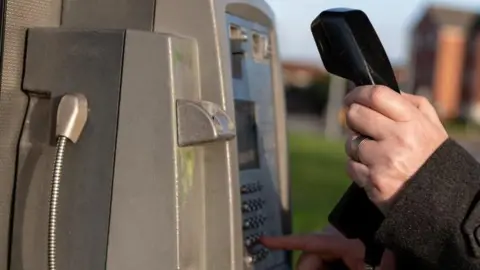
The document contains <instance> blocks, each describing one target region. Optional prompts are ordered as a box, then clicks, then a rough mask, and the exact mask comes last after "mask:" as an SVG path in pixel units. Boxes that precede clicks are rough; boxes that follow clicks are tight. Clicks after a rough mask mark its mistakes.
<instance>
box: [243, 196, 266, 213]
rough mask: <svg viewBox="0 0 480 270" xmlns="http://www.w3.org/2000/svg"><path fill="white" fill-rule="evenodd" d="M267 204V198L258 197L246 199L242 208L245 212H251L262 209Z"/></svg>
mask: <svg viewBox="0 0 480 270" xmlns="http://www.w3.org/2000/svg"><path fill="white" fill-rule="evenodd" d="M264 205H265V200H263V199H261V198H258V199H252V200H246V201H244V202H243V205H242V210H243V212H244V213H251V212H255V211H258V210H261V209H262V208H263V206H264Z"/></svg>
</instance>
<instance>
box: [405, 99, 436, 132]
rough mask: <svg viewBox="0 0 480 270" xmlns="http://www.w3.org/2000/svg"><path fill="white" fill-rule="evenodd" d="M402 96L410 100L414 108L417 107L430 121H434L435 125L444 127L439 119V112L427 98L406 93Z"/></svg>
mask: <svg viewBox="0 0 480 270" xmlns="http://www.w3.org/2000/svg"><path fill="white" fill-rule="evenodd" d="M402 96H403V97H404V98H405V99H406V100H408V101H409V102H410V103H411V104H412V105H413V106H415V107H416V108H417V109H418V110H419V111H420V112H421V113H422V114H423V115H425V116H426V117H427V118H428V119H429V120H430V121H432V122H433V123H435V124H439V125H442V122H441V121H440V119H439V118H438V114H437V111H436V110H435V108H434V107H433V106H432V104H431V103H430V102H429V101H428V99H427V98H425V97H423V96H418V95H412V94H408V93H404V92H402ZM442 126H443V125H442Z"/></svg>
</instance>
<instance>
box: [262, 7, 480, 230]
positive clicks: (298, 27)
mask: <svg viewBox="0 0 480 270" xmlns="http://www.w3.org/2000/svg"><path fill="white" fill-rule="evenodd" d="M267 1H268V2H269V4H270V5H271V7H272V8H273V10H274V12H275V14H276V20H277V29H278V35H279V44H280V53H281V57H282V61H283V64H282V65H283V76H284V81H285V89H286V90H285V91H286V104H287V110H288V119H287V124H288V132H289V149H290V164H291V179H292V189H293V194H292V196H293V211H294V230H295V232H296V233H308V232H311V231H318V230H321V229H322V228H323V227H324V226H325V225H326V224H327V215H328V213H329V211H330V210H331V209H332V207H333V206H334V205H335V204H336V202H337V200H338V199H339V198H340V196H341V195H342V193H343V192H344V190H345V189H346V188H347V186H348V185H349V184H350V181H349V180H348V178H347V176H346V173H345V163H346V155H345V154H344V152H343V141H342V139H343V138H344V136H345V128H344V125H343V114H342V113H343V108H342V99H343V97H344V95H345V93H347V92H348V91H349V90H350V89H352V85H350V84H349V83H348V82H345V81H343V80H341V79H339V78H332V77H330V76H329V74H328V73H327V72H326V71H325V70H324V69H323V66H322V62H321V59H320V56H319V54H318V52H317V49H316V47H315V44H314V41H313V39H312V35H311V33H310V23H311V21H312V20H313V19H314V18H315V17H316V16H317V15H318V14H319V13H320V12H321V11H322V10H324V9H328V8H333V7H348V8H358V9H361V10H363V11H364V12H365V13H366V14H367V15H368V16H369V18H370V20H371V21H372V23H373V25H374V27H375V28H376V30H377V33H378V35H379V37H380V39H381V40H382V42H383V44H384V46H385V49H386V51H387V54H388V55H389V58H390V60H391V62H392V64H393V66H394V70H395V73H396V76H397V79H398V81H399V84H400V86H401V89H402V91H404V92H410V93H415V94H419V95H423V96H425V97H427V98H428V99H429V100H430V101H431V102H432V104H434V106H435V108H436V109H437V112H438V113H439V115H440V117H441V119H442V121H443V122H444V124H445V126H446V127H447V129H448V131H449V133H450V135H451V136H452V137H454V138H456V139H457V140H458V141H459V142H460V143H461V144H463V145H465V147H466V148H467V149H468V150H470V151H471V152H472V154H474V155H475V156H476V157H478V158H480V128H478V126H479V124H480V1H478V0H470V1H467V0H464V1H461V0H452V1H425V0H424V1H422V0H404V1H393V0H387V1H385V0H383V1H379V0H375V1H374V0H362V1H358V0H267Z"/></svg>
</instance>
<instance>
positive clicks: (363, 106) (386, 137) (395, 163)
mask: <svg viewBox="0 0 480 270" xmlns="http://www.w3.org/2000/svg"><path fill="white" fill-rule="evenodd" d="M345 104H346V105H347V107H348V110H347V116H346V122H347V125H348V127H349V128H350V129H351V130H352V131H353V132H354V133H356V134H353V135H351V136H350V137H349V138H348V140H347V142H346V145H345V146H346V152H347V154H348V155H349V156H350V160H349V161H348V166H347V172H348V175H349V176H350V177H351V178H352V180H353V181H355V182H356V183H357V184H358V185H359V186H360V187H362V188H364V189H365V191H366V193H367V194H368V196H369V198H370V200H371V201H372V202H373V203H375V204H376V205H377V207H379V209H380V210H381V211H382V212H384V213H385V212H386V211H387V209H388V205H389V202H390V201H391V200H392V199H393V198H394V196H395V194H396V193H397V192H398V191H399V190H400V189H401V188H402V186H403V185H404V184H405V183H406V182H407V181H408V180H409V179H410V178H411V177H412V176H413V175H414V174H415V173H416V172H417V170H418V169H420V167H421V166H422V165H423V164H424V163H425V161H426V160H427V159H428V158H429V157H430V155H431V154H432V153H433V152H434V151H435V150H436V149H437V148H438V147H439V146H440V145H441V144H442V143H443V142H444V141H445V140H446V139H447V138H448V134H447V132H446V131H445V129H444V127H443V125H442V123H441V122H440V120H439V118H438V116H437V113H436V111H435V109H434V108H433V106H432V105H431V104H430V103H429V102H428V100H427V99H425V98H423V97H421V96H415V95H410V94H406V93H402V94H401V95H400V94H398V93H396V92H394V91H392V90H391V89H389V88H388V87H385V86H362V87H357V88H355V89H354V90H353V91H352V92H351V93H349V94H348V95H347V96H346V97H345ZM358 134H362V135H365V136H368V137H369V138H368V139H363V140H362V139H359V137H358Z"/></svg>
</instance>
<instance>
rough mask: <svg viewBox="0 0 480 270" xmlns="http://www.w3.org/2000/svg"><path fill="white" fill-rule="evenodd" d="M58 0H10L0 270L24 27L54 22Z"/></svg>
mask: <svg viewBox="0 0 480 270" xmlns="http://www.w3.org/2000/svg"><path fill="white" fill-rule="evenodd" d="M60 6H61V0H9V1H7V3H6V4H5V8H6V11H5V12H6V15H5V34H4V44H3V66H2V79H1V87H0V270H6V269H7V267H8V266H7V263H8V262H7V260H8V250H9V240H8V238H9V230H10V224H9V223H10V218H11V216H10V210H11V200H12V194H13V188H14V177H15V163H16V156H17V153H16V151H17V146H18V141H19V137H20V131H21V127H22V122H23V118H24V116H25V113H26V107H27V98H26V96H25V94H24V93H22V91H21V80H22V71H23V53H24V44H25V29H26V28H27V27H31V26H57V25H58V24H59V23H60V9H61V8H60Z"/></svg>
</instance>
